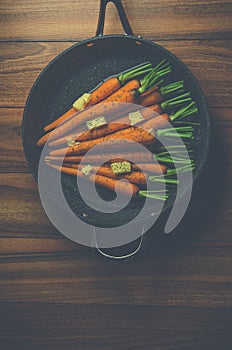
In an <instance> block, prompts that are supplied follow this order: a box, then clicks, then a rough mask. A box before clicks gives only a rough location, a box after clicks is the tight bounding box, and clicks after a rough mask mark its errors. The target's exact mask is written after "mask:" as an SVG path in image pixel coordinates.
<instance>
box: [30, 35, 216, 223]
mask: <svg viewBox="0 0 232 350" xmlns="http://www.w3.org/2000/svg"><path fill="white" fill-rule="evenodd" d="M163 58H166V59H167V60H168V61H169V62H170V64H171V65H172V67H173V72H172V73H171V74H169V75H168V76H166V77H165V83H166V84H168V83H171V82H174V81H178V80H184V81H185V86H186V90H187V91H191V92H192V98H193V100H194V101H196V103H197V105H198V108H199V113H198V114H197V115H196V116H195V117H194V118H195V120H194V118H192V120H194V121H200V127H197V128H196V130H195V138H194V142H193V144H192V147H193V149H194V152H195V160H196V171H195V174H194V177H196V176H197V175H198V173H199V171H200V169H201V166H202V164H203V163H204V161H205V158H206V153H207V149H208V141H207V140H208V128H209V121H208V116H207V110H206V107H205V103H204V99H203V97H202V93H201V90H200V89H199V86H198V84H197V83H196V81H195V79H194V77H193V76H192V74H191V73H190V72H189V71H188V69H187V68H186V67H185V66H184V65H183V64H182V63H181V62H180V61H179V60H178V59H177V58H176V57H175V56H173V55H172V54H171V53H170V52H168V51H167V50H165V49H164V48H162V47H160V46H158V45H155V44H152V43H150V42H148V41H145V40H142V39H138V40H137V39H135V38H133V37H125V36H123V37H122V36H108V37H102V38H93V39H90V40H87V41H85V42H82V43H81V44H78V45H75V46H73V47H72V48H70V49H68V50H66V51H65V52H64V53H62V54H61V55H59V56H58V57H57V58H56V59H55V60H54V61H52V62H51V63H50V64H49V65H48V66H47V67H46V68H45V70H44V71H43V72H42V74H41V75H40V76H39V78H38V79H37V81H36V83H35V84H34V86H33V88H32V91H31V93H30V95H29V98H28V101H27V105H26V108H25V113H24V122H23V142H24V150H25V154H26V158H27V160H28V163H29V166H30V169H31V171H32V173H33V175H34V176H35V178H37V172H38V163H39V158H40V153H41V150H39V149H38V148H37V147H36V146H35V143H36V141H37V139H38V138H39V137H40V136H41V135H42V134H43V127H44V126H45V125H46V124H48V123H49V122H51V121H53V120H54V119H56V118H57V117H59V116H60V115H61V114H63V113H64V112H65V111H66V110H67V109H69V108H70V106H71V105H72V103H73V102H74V101H75V100H76V99H77V98H78V97H79V96H80V95H81V94H83V93H84V92H88V91H89V90H91V89H92V88H94V87H95V86H96V85H97V84H98V83H99V82H100V81H102V80H103V79H105V78H107V77H108V76H110V75H114V74H116V73H118V72H120V71H123V70H125V69H128V68H130V67H132V66H134V65H137V64H140V63H142V62H144V61H150V62H151V63H152V64H156V63H158V62H159V61H160V60H162V59H163ZM53 171H54V170H52V169H50V168H48V169H47V173H48V179H49V181H50V185H51V192H52V175H53ZM62 183H63V190H64V195H65V197H66V199H67V202H68V203H69V205H70V207H71V209H72V210H73V211H74V212H75V213H76V214H77V215H78V216H79V217H80V218H81V219H82V220H84V221H87V222H88V223H90V224H93V225H95V226H100V227H113V226H115V223H117V225H122V224H124V223H126V222H129V221H131V220H132V219H134V218H135V217H136V216H137V215H138V213H139V212H140V210H141V209H142V207H143V204H144V200H143V199H138V198H136V199H132V200H131V201H130V203H129V204H128V205H127V207H126V208H125V209H124V210H123V211H120V212H118V213H114V214H103V213H101V214H100V215H99V213H97V212H95V211H94V210H93V209H92V208H90V207H88V206H87V205H86V204H85V203H84V201H83V200H82V199H81V197H80V196H79V195H78V189H77V186H76V180H75V179H73V178H72V177H70V176H68V175H62ZM98 191H99V193H100V195H101V196H102V197H103V198H104V199H106V200H111V199H112V197H111V196H112V195H111V194H110V193H109V192H108V191H106V190H103V189H101V188H98ZM52 196H53V198H54V200H56V194H55V192H54V193H53V195H52ZM174 200H175V190H174V189H170V197H169V199H168V201H167V202H166V203H165V205H164V208H167V207H169V206H170V205H171V204H172V203H173V202H174ZM154 211H155V202H154V204H153V205H152V207H151V208H150V209H149V212H148V213H147V215H149V214H150V213H151V212H154Z"/></svg>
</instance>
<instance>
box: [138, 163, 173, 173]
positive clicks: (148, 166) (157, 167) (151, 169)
mask: <svg viewBox="0 0 232 350" xmlns="http://www.w3.org/2000/svg"><path fill="white" fill-rule="evenodd" d="M131 167H132V169H134V170H141V169H142V170H143V171H145V172H147V173H153V174H164V173H165V172H166V170H167V167H166V166H165V165H163V164H156V163H141V164H132V165H131Z"/></svg>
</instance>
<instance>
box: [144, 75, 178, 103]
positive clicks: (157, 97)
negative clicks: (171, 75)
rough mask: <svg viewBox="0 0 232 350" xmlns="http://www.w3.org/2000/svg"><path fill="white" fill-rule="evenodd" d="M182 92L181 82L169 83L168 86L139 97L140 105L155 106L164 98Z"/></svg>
mask: <svg viewBox="0 0 232 350" xmlns="http://www.w3.org/2000/svg"><path fill="white" fill-rule="evenodd" d="M183 91H184V82H183V80H181V81H177V82H175V83H171V84H169V85H166V86H163V87H161V88H160V89H159V90H155V91H154V90H153V89H151V90H150V93H149V90H148V91H147V92H145V93H143V94H141V96H140V102H139V103H140V104H141V105H142V106H145V107H147V106H149V105H153V104H157V103H160V102H162V101H163V99H164V97H165V96H166V95H168V94H171V93H174V92H175V93H176V92H183Z"/></svg>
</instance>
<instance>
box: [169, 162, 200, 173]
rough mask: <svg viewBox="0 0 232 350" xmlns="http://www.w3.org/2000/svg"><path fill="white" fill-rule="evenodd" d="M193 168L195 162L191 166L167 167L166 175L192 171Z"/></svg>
mask: <svg viewBox="0 0 232 350" xmlns="http://www.w3.org/2000/svg"><path fill="white" fill-rule="evenodd" d="M193 170H195V164H194V163H193V164H192V165H191V166H189V165H185V166H183V167H179V168H175V169H168V170H167V175H175V174H178V173H186V172H188V171H193Z"/></svg>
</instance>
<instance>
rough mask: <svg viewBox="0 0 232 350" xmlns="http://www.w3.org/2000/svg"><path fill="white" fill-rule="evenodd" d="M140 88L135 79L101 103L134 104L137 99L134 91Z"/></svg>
mask: <svg viewBox="0 0 232 350" xmlns="http://www.w3.org/2000/svg"><path fill="white" fill-rule="evenodd" d="M139 88H140V82H139V81H138V80H136V79H134V80H131V81H129V82H128V83H127V84H126V85H124V86H123V87H121V88H120V89H119V90H118V91H116V92H115V93H113V94H112V95H110V96H109V97H107V98H105V99H104V100H103V101H101V103H107V102H118V103H119V102H121V103H122V102H127V103H135V102H136V101H137V100H138V97H137V96H136V94H135V90H137V89H139Z"/></svg>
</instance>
